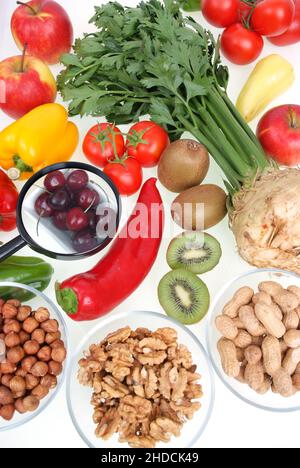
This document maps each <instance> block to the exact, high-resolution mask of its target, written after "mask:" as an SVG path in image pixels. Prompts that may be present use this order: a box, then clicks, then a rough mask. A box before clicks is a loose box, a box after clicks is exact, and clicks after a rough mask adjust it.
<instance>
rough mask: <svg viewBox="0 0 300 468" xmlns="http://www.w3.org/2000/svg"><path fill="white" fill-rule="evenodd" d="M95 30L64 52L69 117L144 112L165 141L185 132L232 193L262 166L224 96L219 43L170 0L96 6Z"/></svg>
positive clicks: (125, 117) (118, 119) (120, 117)
mask: <svg viewBox="0 0 300 468" xmlns="http://www.w3.org/2000/svg"><path fill="white" fill-rule="evenodd" d="M95 10H96V12H95V15H94V16H93V18H92V19H91V23H93V24H94V25H95V26H96V32H94V33H92V34H86V35H85V36H84V37H83V38H82V39H78V40H77V41H76V43H75V50H74V52H75V53H74V54H68V55H65V56H63V59H62V63H63V64H64V65H65V69H64V70H63V71H62V73H61V75H60V76H59V78H58V85H59V89H60V91H61V93H62V95H63V97H64V99H65V100H66V101H69V111H70V114H71V115H77V114H80V115H85V114H91V115H94V116H99V115H104V116H106V118H107V120H108V121H110V122H114V123H116V124H125V123H131V122H133V121H136V120H138V119H139V118H140V117H141V116H143V115H146V114H150V116H151V118H152V119H153V120H154V121H155V122H157V123H158V124H161V125H163V126H164V127H165V128H166V129H167V130H168V132H169V134H170V136H171V138H172V139H176V138H179V137H180V136H181V135H182V133H183V132H184V131H189V132H190V133H192V134H193V135H194V137H195V138H197V140H199V141H200V142H201V143H203V144H204V145H205V146H206V147H207V149H208V151H209V152H210V153H211V155H212V156H213V157H214V158H215V160H216V161H217V163H218V164H219V165H220V167H221V168H222V170H223V172H224V174H225V175H226V178H227V181H228V183H227V186H228V189H229V191H230V192H231V193H234V192H235V191H238V190H239V189H240V188H241V186H242V185H243V184H244V183H245V181H247V180H248V179H249V178H251V179H252V178H253V177H254V176H255V174H256V173H257V171H258V170H261V169H263V168H265V167H266V166H268V164H269V163H268V161H267V160H266V157H265V155H264V152H263V150H262V148H261V146H260V144H259V142H258V140H257V138H256V136H255V135H254V133H253V132H252V130H251V129H250V127H249V126H248V125H247V124H246V122H245V121H244V120H243V119H242V117H241V116H240V114H239V113H238V111H237V110H236V108H235V106H234V105H233V103H232V102H231V101H230V99H229V98H228V96H227V93H226V88H227V84H228V78H229V74H228V69H227V67H225V66H224V65H222V63H221V60H220V53H219V43H218V42H216V41H215V39H214V37H213V35H212V34H211V32H210V31H207V30H204V29H203V28H202V27H201V26H200V25H199V24H198V23H197V22H196V21H195V20H194V19H192V18H190V17H188V18H185V17H183V15H182V13H181V11H180V3H179V2H176V1H172V0H164V3H161V2H160V1H158V0H150V1H148V2H142V3H140V5H139V6H138V7H136V8H127V7H123V6H122V5H120V4H119V3H117V2H110V3H108V4H105V5H103V6H101V7H95Z"/></svg>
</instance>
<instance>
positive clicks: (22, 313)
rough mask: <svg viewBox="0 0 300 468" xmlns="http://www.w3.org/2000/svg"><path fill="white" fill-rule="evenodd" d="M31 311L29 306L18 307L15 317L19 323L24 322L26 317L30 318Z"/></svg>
mask: <svg viewBox="0 0 300 468" xmlns="http://www.w3.org/2000/svg"><path fill="white" fill-rule="evenodd" d="M31 311H32V309H31V307H29V306H21V307H19V309H18V315H17V319H18V320H19V322H24V320H26V319H27V318H28V317H30V314H31Z"/></svg>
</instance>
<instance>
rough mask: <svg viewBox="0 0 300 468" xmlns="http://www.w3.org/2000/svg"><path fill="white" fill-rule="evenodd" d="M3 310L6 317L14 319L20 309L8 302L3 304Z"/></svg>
mask: <svg viewBox="0 0 300 468" xmlns="http://www.w3.org/2000/svg"><path fill="white" fill-rule="evenodd" d="M1 312H2V316H3V318H4V319H13V318H14V317H16V316H17V313H18V309H17V308H16V307H15V306H14V305H13V304H9V303H8V302H7V303H6V304H4V305H3V306H2V309H1Z"/></svg>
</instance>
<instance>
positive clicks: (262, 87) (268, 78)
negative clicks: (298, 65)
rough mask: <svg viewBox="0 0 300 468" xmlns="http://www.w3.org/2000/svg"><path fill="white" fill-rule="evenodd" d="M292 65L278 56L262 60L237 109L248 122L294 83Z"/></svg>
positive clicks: (255, 69)
mask: <svg viewBox="0 0 300 468" xmlns="http://www.w3.org/2000/svg"><path fill="white" fill-rule="evenodd" d="M294 80H295V74H294V70H293V67H292V65H291V64H290V63H289V62H288V61H287V60H285V59H284V58H283V57H281V56H280V55H277V54H273V55H269V56H268V57H266V58H264V59H262V60H260V62H258V63H257V65H256V67H255V68H254V70H253V72H252V73H251V75H250V76H249V79H248V81H247V83H246V84H245V86H244V88H243V89H242V91H241V94H240V96H239V98H238V100H237V104H236V107H237V109H238V110H239V112H240V113H241V114H242V116H243V117H244V119H245V120H246V121H247V122H251V120H253V119H255V117H257V116H258V115H259V114H260V113H261V112H262V111H263V110H264V109H265V108H266V107H267V106H268V105H269V104H270V103H271V102H272V101H273V100H274V99H276V98H277V97H278V96H280V95H281V94H283V93H284V92H285V91H286V90H287V89H288V88H289V87H290V86H291V85H292V84H293V82H294Z"/></svg>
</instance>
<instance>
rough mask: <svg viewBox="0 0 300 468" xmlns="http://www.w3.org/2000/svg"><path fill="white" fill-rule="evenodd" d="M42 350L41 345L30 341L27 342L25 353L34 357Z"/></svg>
mask: <svg viewBox="0 0 300 468" xmlns="http://www.w3.org/2000/svg"><path fill="white" fill-rule="evenodd" d="M39 349H40V345H39V344H38V342H37V341H34V340H30V341H26V343H24V351H25V353H26V354H28V355H30V356H33V355H34V354H37V353H38V351H39Z"/></svg>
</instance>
